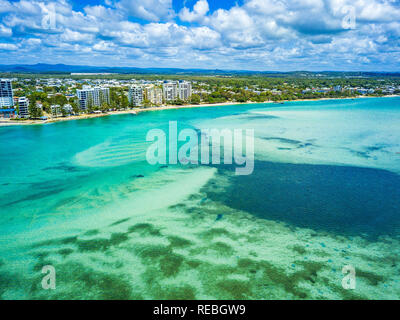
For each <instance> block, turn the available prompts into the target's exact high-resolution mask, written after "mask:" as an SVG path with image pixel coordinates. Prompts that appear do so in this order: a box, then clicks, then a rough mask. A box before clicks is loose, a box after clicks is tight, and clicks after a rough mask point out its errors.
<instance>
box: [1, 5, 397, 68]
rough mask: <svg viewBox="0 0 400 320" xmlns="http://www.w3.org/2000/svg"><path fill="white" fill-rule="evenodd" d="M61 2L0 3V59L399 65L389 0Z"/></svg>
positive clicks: (268, 65) (393, 13)
mask: <svg viewBox="0 0 400 320" xmlns="http://www.w3.org/2000/svg"><path fill="white" fill-rule="evenodd" d="M69 1H70V0H53V1H52V0H46V1H44V0H32V1H27V0H21V1H12V2H10V1H6V0H0V42H1V46H0V58H3V56H2V51H3V52H5V51H6V50H17V49H18V50H17V51H15V54H13V59H20V60H21V62H25V60H26V59H28V57H29V59H33V58H32V57H33V56H36V57H37V59H38V60H39V61H41V59H44V57H47V56H51V57H53V59H55V60H53V61H52V62H56V59H59V60H58V61H59V62H67V60H68V59H70V61H72V62H73V63H74V62H75V63H76V61H79V62H82V63H84V62H85V61H89V62H90V64H112V63H115V64H121V63H122V64H124V63H125V64H129V65H131V64H132V63H134V64H135V65H136V64H137V65H138V66H139V65H140V64H142V65H148V66H151V65H152V64H153V65H154V63H156V64H157V65H158V66H164V67H171V66H175V67H183V66H186V67H207V66H210V65H213V66H214V67H217V68H228V69H232V68H245V69H252V68H255V69H274V68H276V69H279V68H280V67H283V68H299V67H302V68H307V67H310V68H314V67H315V66H316V65H324V68H325V69H326V68H328V69H329V65H330V66H331V67H332V68H338V67H339V66H340V68H342V69H343V68H344V69H345V68H346V66H347V67H354V68H356V67H357V66H361V67H363V68H365V67H366V66H367V65H368V63H370V64H371V65H372V64H373V63H375V64H376V63H378V64H379V63H381V66H382V67H384V68H388V69H390V70H394V69H396V68H398V67H399V57H400V23H399V21H400V11H399V10H400V8H399V6H398V2H396V1H390V0H369V1H367V0H290V1H289V0H245V1H244V3H243V4H241V5H239V4H236V5H234V6H233V7H231V8H229V9H216V10H215V11H212V12H210V7H209V4H208V1H206V0H196V1H192V2H191V3H194V6H193V7H192V8H190V7H186V6H185V7H184V8H183V9H182V10H181V11H180V12H179V19H178V18H177V17H176V14H175V12H174V10H173V8H172V0H116V1H103V2H102V4H101V5H100V4H99V5H91V6H86V7H85V8H84V9H83V10H81V11H74V10H73V9H72V5H71V2H69ZM53 4H54V8H55V11H56V28H54V29H48V28H45V27H44V26H43V25H42V23H41V22H42V18H43V14H44V13H45V12H47V11H46V10H49V8H50V7H51V6H52V5H53ZM349 5H351V6H353V7H354V8H355V13H356V18H357V24H356V28H355V29H354V30H346V29H343V27H342V20H343V17H344V13H343V10H342V9H343V7H345V6H349ZM132 21H137V22H132ZM182 22H185V23H184V24H183V25H182ZM10 39H11V40H10ZM9 42H11V43H9ZM20 44H21V45H20ZM43 52H46V55H44V54H43ZM113 52H114V53H115V54H110V53H113ZM93 59H95V60H93ZM349 61H350V62H349ZM350 63H353V65H352V64H350ZM341 64H342V65H341ZM325 66H326V67H325ZM394 66H395V67H394Z"/></svg>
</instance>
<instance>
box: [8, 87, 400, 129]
mask: <svg viewBox="0 0 400 320" xmlns="http://www.w3.org/2000/svg"><path fill="white" fill-rule="evenodd" d="M394 97H400V95H389V96H383V97H370V96H367V97H366V96H357V97H345V98H320V99H299V100H282V101H277V102H274V101H265V102H253V101H248V102H222V103H206V104H189V105H171V106H161V107H149V108H133V109H130V110H123V111H110V112H107V113H100V114H85V115H81V116H70V117H65V118H61V117H60V118H54V119H48V120H45V121H42V120H23V121H15V120H14V121H13V120H0V127H7V126H19V125H22V126H24V125H38V124H49V123H56V122H62V121H73V120H82V119H91V118H101V117H107V116H113V115H121V114H134V115H137V114H139V113H141V112H148V111H162V110H174V109H187V108H205V107H223V106H234V105H242V104H268V103H270V104H274V103H277V104H280V103H285V102H312V101H327V100H348V99H367V98H394Z"/></svg>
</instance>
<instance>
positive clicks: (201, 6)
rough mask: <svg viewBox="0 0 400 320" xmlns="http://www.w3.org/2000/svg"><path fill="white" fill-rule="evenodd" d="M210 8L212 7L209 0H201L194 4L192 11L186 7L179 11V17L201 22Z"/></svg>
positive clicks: (184, 19) (188, 20) (183, 19)
mask: <svg viewBox="0 0 400 320" xmlns="http://www.w3.org/2000/svg"><path fill="white" fill-rule="evenodd" d="M209 10H210V8H209V6H208V2H207V0H199V1H197V2H196V4H195V5H194V6H193V10H192V11H190V10H189V9H188V8H186V7H184V8H182V10H181V11H180V12H179V18H180V19H181V20H182V21H187V22H196V21H197V22H200V21H202V20H203V18H204V16H205V15H206V14H207V12H208V11H209Z"/></svg>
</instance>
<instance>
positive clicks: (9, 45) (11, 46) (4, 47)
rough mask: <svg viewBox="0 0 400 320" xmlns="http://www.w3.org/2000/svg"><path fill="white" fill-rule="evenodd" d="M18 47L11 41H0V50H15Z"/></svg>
mask: <svg viewBox="0 0 400 320" xmlns="http://www.w3.org/2000/svg"><path fill="white" fill-rule="evenodd" d="M17 49H18V47H17V46H16V45H15V44H12V43H0V50H17Z"/></svg>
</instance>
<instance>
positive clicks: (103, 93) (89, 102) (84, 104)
mask: <svg viewBox="0 0 400 320" xmlns="http://www.w3.org/2000/svg"><path fill="white" fill-rule="evenodd" d="M76 94H77V96H78V99H79V108H80V109H81V110H86V109H87V108H88V107H89V106H92V107H93V106H96V107H100V106H101V105H102V104H103V103H107V104H110V89H109V88H103V87H94V88H93V87H90V86H83V87H82V89H78V90H76Z"/></svg>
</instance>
